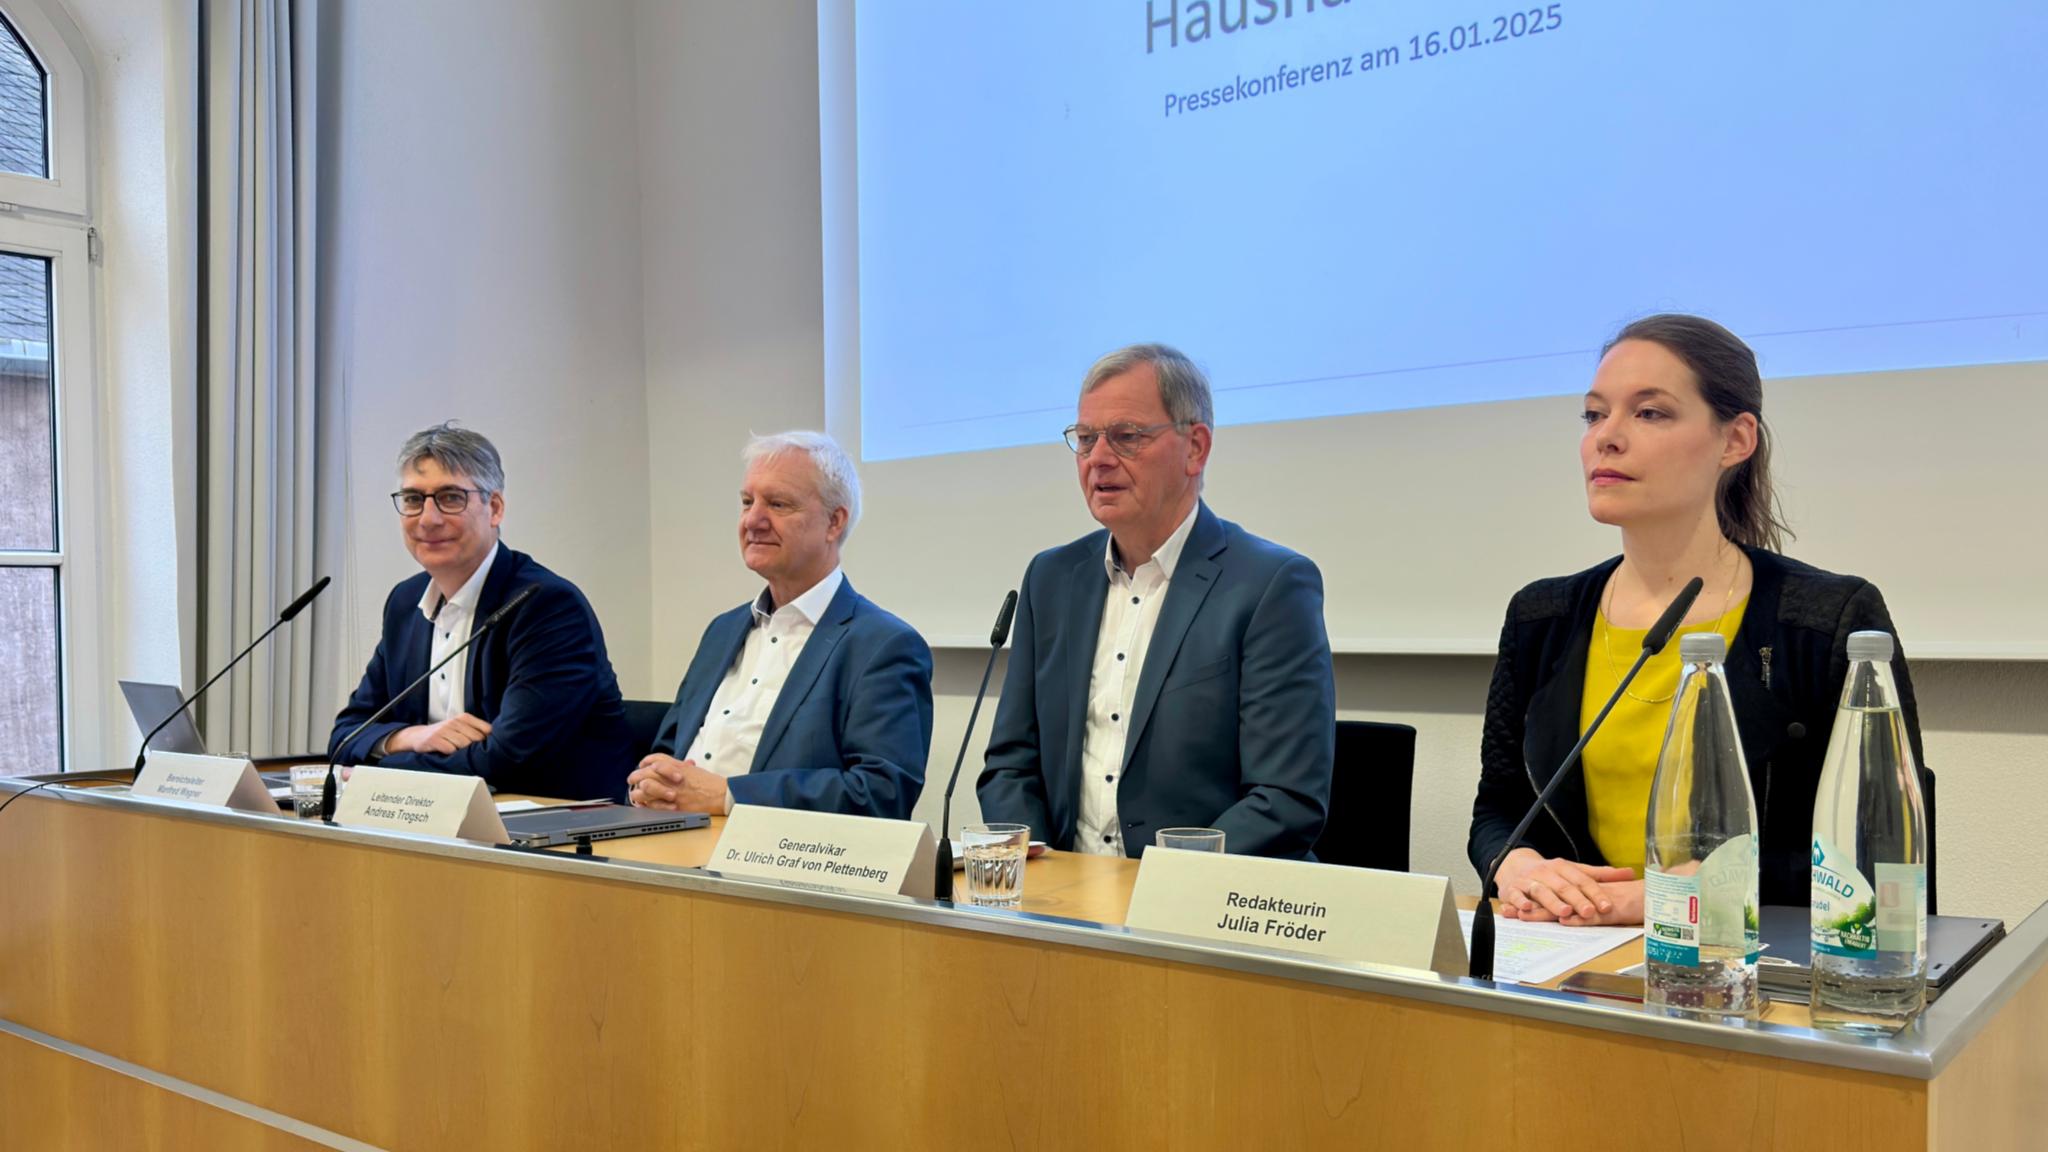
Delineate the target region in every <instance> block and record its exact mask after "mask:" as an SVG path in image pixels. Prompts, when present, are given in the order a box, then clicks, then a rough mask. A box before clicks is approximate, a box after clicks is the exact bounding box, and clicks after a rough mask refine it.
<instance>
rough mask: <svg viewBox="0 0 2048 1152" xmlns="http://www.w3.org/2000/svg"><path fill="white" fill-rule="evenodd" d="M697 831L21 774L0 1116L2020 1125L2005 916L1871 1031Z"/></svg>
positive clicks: (1522, 1143) (379, 1140) (185, 1123)
mask: <svg viewBox="0 0 2048 1152" xmlns="http://www.w3.org/2000/svg"><path fill="white" fill-rule="evenodd" d="M12 787H13V785H11V784H9V783H7V782H4V781H0V793H4V792H5V791H7V790H9V789H10V788H12ZM715 838H716V832H715V830H708V831H698V832H691V833H684V834H678V835H673V836H668V837H659V838H656V837H650V838H645V839H641V840H631V841H619V842H611V843H608V844H605V845H602V846H601V847H602V849H603V851H605V852H607V853H609V854H610V858H609V860H592V859H585V858H578V857H575V856H569V855H555V854H549V853H526V852H515V851H510V850H506V849H493V848H489V847H485V846H477V845H467V844H450V843H438V842H428V841H424V840H421V839H418V838H413V837H403V836H392V835H383V834H378V833H369V832H361V831H351V830H342V829H331V828H325V827H320V826H300V825H298V824H296V822H289V821H282V820H266V819H261V818H256V817H247V816H242V815H239V814H234V813H226V812H214V811H196V810H187V809H177V808H171V807H168V806H163V805H156V804H150V803H146V802H141V801H134V800H128V799H124V798H120V797H110V796H85V795H75V794H63V795H48V794H38V795H36V796H31V797H25V798H23V799H22V800H21V801H20V802H19V803H17V804H15V805H14V806H13V807H12V808H10V809H9V810H8V811H7V812H6V814H5V815H4V817H0V876H4V877H5V878H6V882H5V884H4V885H0V1146H4V1147H6V1148H10V1149H11V1148H37V1149H39V1148H46V1147H47V1148H65V1147H77V1148H101V1147H109V1148H112V1147H128V1146H147V1147H159V1148H206V1149H215V1148H297V1147H319V1146H329V1147H363V1146H374V1147H381V1148H394V1149H415V1148H418V1149H430V1148H434V1149H438V1148H463V1149H467V1148H485V1147H489V1148H572V1147H573V1148H622V1149H625V1148H631V1149H640V1148H670V1147H675V1148H717V1149H724V1148H744V1149H753V1148H816V1147H830V1148H834V1149H841V1148H870V1147H872V1148H936V1147H942V1146H951V1145H958V1144H961V1143H963V1142H970V1143H974V1144H982V1143H987V1144H991V1145H993V1146H997V1147H1021V1148H1034V1149H1036V1148H1050V1147H1066V1146H1104V1147H1116V1148H1118V1149H1120V1150H1122V1149H1134V1148H1212V1147H1213V1148H1323V1147H1329V1148H1388V1149H1396V1148H1398V1149H1439V1148H1441V1149H1467V1148H1490V1147H1499V1148H1510V1147H1520V1148H1542V1149H1550V1148H1556V1149H1599V1148H1640V1147H1648V1146H1659V1147H1673V1148H1680V1147H1683V1148H1782V1149H1788V1150H1791V1149H1796V1150H1797V1152H1814V1150H1815V1149H1823V1148H1831V1147H1837V1146H1850V1144H1849V1143H1847V1141H1848V1140H1850V1138H1851V1137H1853V1146H1854V1147H1857V1148H1859V1149H1883V1150H1892V1149H1923V1148H1930V1147H1932V1148H1945V1149H1947V1148H1954V1149H1967V1150H1968V1152H1990V1150H1992V1149H1997V1148H2005V1147H2015V1148H2028V1147H2039V1146H2040V1143H2039V1139H2040V1137H2041V1134H2042V1133H2043V1132H2048V1111H2044V1104H2043V1101H2044V1099H2048V1091H2044V1090H2043V1089H2044V1088H2048V1058H2044V1053H2043V1040H2042V1037H2044V1036H2048V976H2044V975H2043V974H2042V971H2041V970H2042V959H2043V957H2044V956H2048V920H2044V919H2043V917H2041V916H2038V915H2037V916H2036V917H2035V918H2033V919H2030V920H2029V921H2028V922H2027V923H2026V924H2024V925H2021V926H2020V927H2019V928H2018V929H2016V930H2015V932H2014V933H2013V935H2012V937H2011V938H2009V939H2008V940H2007V941H2006V942H2005V943H2004V944H2001V945H2000V946H1999V948H1998V949H1995V950H1994V952H1993V954H1992V955H1991V956H1990V957H1988V958H1987V959H1986V960H1985V961H1984V962H1982V963H1980V964H1979V966H1978V967H1977V968H1976V969H1974V970H1973V971H1972V972H1971V973H1970V974H1969V975H1967V976H1965V977H1964V978H1963V980H1962V981H1960V982H1959V983H1958V985H1957V987H1956V988H1955V989H1954V990H1952V991H1951V992H1950V993H1949V994H1948V995H1947V996H1944V997H1943V999H1942V1000H1941V1001H1940V1002H1939V1003H1937V1004H1936V1005H1935V1006H1933V1007H1932V1008H1930V1009H1929V1011H1928V1013H1927V1014H1926V1015H1925V1016H1924V1017H1923V1018H1922V1020H1921V1022H1920V1023H1918V1024H1916V1025H1915V1026H1914V1029H1913V1031H1912V1033H1911V1034H1909V1035H1906V1036H1904V1037H1902V1038H1900V1039H1899V1040H1897V1041H1894V1042H1884V1043H1871V1042H1858V1041H1844V1040H1840V1039H1837V1038H1833V1037H1827V1036H1819V1035H1816V1034H1812V1033H1809V1032H1807V1031H1805V1030H1804V1029H1802V1028H1797V1027H1793V1026H1788V1025H1784V1024H1782V1023H1779V1024H1771V1025H1765V1026H1763V1027H1760V1028H1756V1029H1723V1028H1717V1027H1714V1026H1710V1025H1701V1024H1692V1023H1684V1022H1675V1021H1663V1020H1656V1019H1653V1018H1649V1017H1646V1016H1645V1015H1644V1014H1643V1013H1641V1012H1640V1010H1635V1009H1631V1008H1629V1007H1627V1006H1624V1005H1617V1004H1614V1003H1611V1002H1603V1001H1589V1000H1586V999H1583V998H1580V997H1576V996H1572V995H1570V994H1565V993H1555V992H1546V991H1543V990H1538V989H1514V988H1502V989H1496V988H1494V987H1492V986H1490V985H1482V984H1474V983H1472V982H1469V981H1458V980H1443V979H1440V978H1437V977H1434V976H1431V975H1430V974H1428V973H1416V972H1407V971H1403V970H1395V969H1373V968H1368V967H1365V966H1359V965H1331V964H1322V963H1318V962H1314V961H1311V960H1306V959H1289V958H1287V957H1285V956H1284V955H1281V954H1277V953H1270V952H1264V951H1261V950H1241V949H1230V948H1227V947H1224V946H1220V945H1219V946H1203V945H1197V944H1194V943H1191V942H1187V941H1179V940H1175V939H1173V938H1170V937H1156V936H1149V935H1147V934H1144V933H1134V932H1129V931H1126V930H1124V929H1122V928H1119V927H1116V926H1115V925H1116V924H1117V923H1118V922H1119V921H1120V920H1121V918H1122V914H1123V911H1124V909H1125V907H1126V906H1127V902H1128V897H1129V884H1130V880H1131V877H1132V873H1133V868H1132V865H1130V864H1128V863H1126V862H1123V861H1119V860H1113V859H1111V860H1103V859H1097V858H1092V857H1075V856H1068V855H1061V854H1054V855H1051V856H1048V857H1047V858H1045V859H1042V860H1039V861H1034V862H1033V863H1032V864H1031V865H1030V867H1029V868H1028V869H1027V877H1026V881H1025V909H1024V912H1023V913H1022V914H1013V913H1006V912H993V911H988V910H969V909H958V910H956V909H951V908H948V907H945V906H942V905H933V904H930V903H926V902H919V901H910V900H902V899H876V898H866V897H850V896H840V895H837V894H829V893H818V892H813V891H804V890H795V889H788V888H782V887H779V886H775V885H769V884H761V883H754V882H747V881H740V880H732V879H726V878H722V877H718V876H716V875H713V874H708V873H704V872H701V871H696V870H693V869H690V868H688V867H687V865H689V864H691V863H692V862H694V861H701V860H703V859H704V858H705V857H706V856H707V855H708V852H709V848H710V844H711V843H712V841H713V840H714V839H715ZM1055 917H1060V918H1066V919H1055ZM1077 921H1096V922H1098V923H1080V922H1077ZM1632 956H1633V953H1632V952H1631V951H1629V950H1617V952H1616V953H1613V954H1610V955H1609V956H1608V957H1604V958H1603V960H1602V962H1603V964H1612V965H1615V966H1619V965H1622V964H1626V963H1629V962H1632ZM1973 981H1974V982H1975V983H1973ZM970 1137H971V1140H970ZM352 1142H361V1143H352Z"/></svg>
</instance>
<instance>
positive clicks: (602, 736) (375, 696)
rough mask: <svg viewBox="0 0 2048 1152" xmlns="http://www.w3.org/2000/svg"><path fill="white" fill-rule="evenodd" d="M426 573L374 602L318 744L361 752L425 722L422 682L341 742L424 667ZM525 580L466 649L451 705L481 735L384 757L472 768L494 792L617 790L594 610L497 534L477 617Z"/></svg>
mask: <svg viewBox="0 0 2048 1152" xmlns="http://www.w3.org/2000/svg"><path fill="white" fill-rule="evenodd" d="M428 579H429V577H428V576H427V574H426V573H425V572H422V573H420V574H419V575H417V576H414V577H412V578H411V579H409V580H404V581H401V582H400V583H399V585H398V586H397V587H396V588H393V589H392V590H391V595H390V596H389V597H388V598H387V599H386V600H385V601H384V635H383V638H382V639H380V640H379V641H378V642H377V651H376V653H375V654H374V655H372V656H371V657H370V666H369V668H368V669H367V670H365V671H364V673H363V682H362V683H361V684H359V685H357V686H356V691H355V695H353V696H351V697H349V701H348V707H346V708H344V709H342V712H341V715H340V716H337V717H336V718H335V720H334V732H333V734H332V735H331V736H329V737H328V743H327V747H328V753H329V754H330V755H332V754H335V753H337V752H338V753H339V754H340V758H341V762H342V763H344V764H361V763H366V762H367V761H368V759H369V756H370V749H372V748H374V747H376V744H377V741H379V740H381V739H383V738H384V737H385V735H387V734H388V733H391V732H396V731H397V730H399V729H400V728H404V727H406V726H408V725H412V724H425V723H426V722H427V692H426V686H425V685H422V686H421V687H419V688H417V689H414V690H413V692H412V693H411V694H410V695H408V696H406V697H405V698H404V699H403V700H401V701H399V703H398V706H397V707H396V708H394V709H392V711H391V713H390V715H389V716H387V717H386V718H385V719H383V720H380V721H378V722H377V723H375V724H372V725H370V726H369V727H368V728H366V729H364V730H363V732H362V734H361V735H359V736H357V737H356V738H355V739H354V740H351V741H349V743H348V745H347V746H346V747H343V746H342V744H341V741H342V738H343V737H344V736H347V735H348V734H349V733H350V732H351V731H353V730H354V729H355V726H356V725H358V724H360V723H362V722H363V721H364V720H367V719H369V717H370V714H371V713H373V712H375V711H376V710H377V709H378V708H379V707H381V706H383V704H384V703H385V701H387V700H390V699H391V698H392V697H393V696H395V695H397V694H398V693H399V692H401V691H403V690H404V688H405V686H406V685H408V684H410V683H412V682H413V680H415V679H416V678H418V677H419V675H420V674H421V673H423V672H425V671H426V670H427V664H428V659H429V655H430V653H431V652H432V651H433V627H434V626H433V624H432V623H431V622H430V621H428V620H427V618H426V617H425V616H424V615H421V613H420V593H422V592H424V591H425V590H426V586H427V581H428ZM529 584H531V585H533V586H534V588H535V591H534V593H533V595H532V596H531V597H529V598H528V599H527V601H526V602H525V603H524V604H521V605H520V606H519V607H517V608H515V609H513V610H512V613H511V615H509V616H507V617H505V619H503V620H502V621H500V622H499V623H498V626H497V627H495V628H493V629H492V630H491V631H489V632H488V633H485V634H484V635H483V636H482V637H481V638H479V639H478V640H477V642H476V643H475V644H474V645H472V646H471V647H470V649H469V653H468V656H467V657H466V659H467V661H468V664H467V667H468V672H467V675H466V676H465V677H464V680H463V690H462V706H463V710H464V711H466V712H468V713H469V714H470V715H472V716H475V717H477V718H478V719H480V720H483V721H484V722H486V723H488V724H489V725H490V726H491V734H490V736H488V737H487V738H485V739H483V740H481V741H479V742H477V743H475V744H471V745H470V746H469V747H467V748H462V749H458V750H457V751H455V752H454V753H452V754H448V755H440V754H436V753H424V752H400V753H398V754H396V755H392V756H386V757H384V758H383V759H382V760H379V761H377V763H378V765H379V766H381V767H386V768H410V769H415V770H421V771H428V772H453V773H460V774H463V775H470V776H481V777H483V778H484V779H485V780H487V781H489V782H490V784H491V786H492V787H493V788H496V789H497V790H499V791H501V792H526V793H531V794H533V795H536V796H553V797H559V798H563V799H571V800H583V799H595V798H597V797H611V798H614V799H622V798H623V797H624V796H625V794H626V774H627V773H629V772H631V771H632V770H633V747H632V737H631V735H630V733H629V732H628V731H627V728H626V713H625V707H624V705H623V704H622V703H621V702H620V699H619V682H618V678H617V677H615V676H613V675H612V665H611V660H610V658H609V657H607V656H606V655H605V650H604V631H603V629H601V628H599V627H598V623H597V614H596V613H594V612H592V611H591V610H590V602H589V601H587V600H585V599H584V598H583V593H582V592H580V591H578V590H577V588H576V586H575V585H574V584H571V583H569V582H568V581H567V580H564V579H562V578H561V577H560V576H557V575H555V574H554V573H553V572H550V571H548V570H547V569H546V568H543V567H541V566H540V565H539V564H537V563H535V562H534V560H533V558H532V557H530V556H528V555H526V554H525V553H523V552H514V551H513V550H511V549H510V548H506V547H504V546H503V545H502V544H501V545H500V546H499V549H498V558H497V559H496V560H495V561H493V562H492V563H491V571H490V575H488V576H486V577H485V578H484V586H483V591H482V592H481V593H480V594H479V595H478V597H477V604H476V623H477V625H481V624H482V623H483V621H484V618H485V617H487V616H489V615H490V614H491V613H493V612H495V611H497V610H498V608H499V607H501V606H502V605H503V604H504V603H505V601H507V600H509V599H511V597H512V595H513V594H514V593H515V592H517V591H519V590H520V589H521V588H524V587H526V586H527V585H529Z"/></svg>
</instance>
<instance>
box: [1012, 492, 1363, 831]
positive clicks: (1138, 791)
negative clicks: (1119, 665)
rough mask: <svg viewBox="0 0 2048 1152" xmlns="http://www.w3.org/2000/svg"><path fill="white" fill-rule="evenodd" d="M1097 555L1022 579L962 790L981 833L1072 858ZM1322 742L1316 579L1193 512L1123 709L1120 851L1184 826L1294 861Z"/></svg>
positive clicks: (1319, 588) (1327, 756) (1060, 552)
mask: <svg viewBox="0 0 2048 1152" xmlns="http://www.w3.org/2000/svg"><path fill="white" fill-rule="evenodd" d="M1108 544H1109V533H1108V532H1107V531H1106V530H1105V531H1101V532H1095V533H1092V534H1090V535H1088V536H1084V537H1082V538H1081V539H1079V540H1076V541H1074V542H1073V543H1071V544H1068V545H1066V546H1064V547H1060V548H1054V549H1051V550H1049V551H1046V552H1041V553H1039V554H1038V556H1037V557H1035V558H1034V559H1033V560H1032V561H1031V564H1030V566H1029V567H1028V568H1026V569H1025V572H1024V585H1023V587H1022V589H1021V590H1020V595H1019V597H1018V601H1017V625H1016V629H1015V631H1014V632H1013V633H1012V640H1011V645H1012V648H1011V652H1010V664H1009V672H1008V674H1007V676H1006V677H1005V678H1004V681H1003V695H1002V699H1001V702H1000V703H999V704H998V705H997V707H996V718H995V730H994V733H993V735H992V736H991V738H990V740H989V746H988V759H987V761H986V764H985V766H984V768H983V770H982V773H981V780H980V782H979V784H978V785H977V787H976V791H977V793H978V794H979V796H980V798H981V813H982V816H983V818H984V819H987V820H991V821H1009V822H1015V823H1023V824H1029V825H1031V828H1032V833H1033V835H1035V836H1038V837H1040V838H1043V839H1045V840H1047V841H1048V842H1050V843H1051V844H1052V846H1053V847H1055V848H1062V849H1071V848H1072V847H1073V846H1074V834H1075V825H1076V822H1077V817H1078V811H1079V806H1080V789H1081V776H1080V773H1081V737H1082V734H1083V732H1084V731H1085V730H1086V727H1087V707H1088V682H1089V679H1090V676H1091V675H1092V670H1093V666H1094V662H1095V643H1096V634H1097V632H1098V631H1099V629H1100V627H1101V623H1102V609H1103V601H1104V598H1105V597H1106V596H1107V595H1108V592H1109V586H1108V576H1107V574H1106V573H1105V572H1104V571H1103V564H1102V558H1103V553H1104V550H1105V549H1106V548H1107V547H1108ZM1336 740H1337V721H1336V687H1335V680H1334V676H1333V674H1332V671H1331V665H1330V645H1329V640H1328V638H1327V636H1326V635H1325V634H1324V631H1323V582H1322V574H1321V573H1320V572H1318V571H1317V570H1316V566H1315V565H1314V564H1312V563H1310V562H1309V561H1308V559H1307V558H1306V557H1303V556H1301V555H1298V554H1296V553H1294V552H1290V551H1288V550H1287V549H1285V548H1282V547H1280V546H1279V545H1277V544H1273V543H1270V542H1268V541H1265V540H1261V539H1259V538H1258V537H1256V536H1253V535H1251V534H1250V533H1248V532H1246V531H1244V530H1243V529H1242V528H1239V527H1238V526H1237V525H1235V524H1232V523H1230V522H1228V521H1225V520H1219V519H1217V517H1216V515H1215V513H1213V512H1211V511H1209V507H1208V505H1206V504H1204V505H1202V507H1201V508H1200V510H1199V511H1198V512H1197V514H1196V518H1195V525H1194V528H1193V530H1192V531H1191V532H1190V533H1189V535H1188V541H1187V546H1186V548H1185V549H1184V550H1183V551H1182V553H1181V559H1180V563H1179V564H1178V565H1177V566H1176V567H1175V570H1174V574H1173V580H1172V583H1170V584H1169V585H1168V586H1167V591H1166V602H1165V603H1164V604H1163V605H1161V607H1160V613H1159V623H1158V626H1157V628H1156V629H1155V630H1154V632H1153V634H1152V646H1151V647H1150V649H1148V650H1147V651H1146V653H1145V665H1144V668H1143V670H1142V672H1141V673H1140V675H1139V677H1138V691H1137V696H1136V699H1135V700H1134V702H1133V704H1132V707H1131V727H1130V737H1129V739H1128V741H1127V742H1126V744H1125V746H1124V768H1123V772H1122V774H1121V776H1120V778H1119V780H1118V782H1117V810H1118V814H1119V817H1120V818H1121V819H1122V821H1123V825H1124V828H1123V833H1124V837H1123V838H1124V848H1125V851H1126V852H1127V853H1128V854H1130V855H1132V856H1136V855H1138V854H1140V853H1141V852H1142V851H1143V849H1144V846H1145V845H1147V844H1150V843H1151V842H1152V839H1153V837H1154V835H1155V834H1156V833H1157V832H1158V830H1159V829H1160V828H1171V827H1176V826H1182V825H1189V826H1196V827H1208V828H1220V829H1222V830H1223V831H1224V833H1225V838H1224V839H1225V846H1226V848H1227V849H1228V850H1229V851H1232V852H1241V853H1246V854H1251V855H1260V856H1288V857H1295V858H1304V857H1308V856H1309V855H1310V852H1309V850H1310V848H1311V847H1312V846H1313V845H1314V844H1315V842H1316V837H1317V836H1318V835H1320V834H1321V832H1322V828H1323V820H1324V817H1325V816H1326V815H1327V814H1328V810H1329V802H1330V767H1331V762H1332V760H1333V759H1334V757H1335V750H1336Z"/></svg>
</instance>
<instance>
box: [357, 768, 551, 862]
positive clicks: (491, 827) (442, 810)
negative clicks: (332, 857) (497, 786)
mask: <svg viewBox="0 0 2048 1152" xmlns="http://www.w3.org/2000/svg"><path fill="white" fill-rule="evenodd" d="M334 822H335V823H336V824H340V825H342V826H344V827H348V828H382V829H385V830H386V831H391V832H415V833H418V834H419V835H422V836H443V837H447V838H448V839H451V840H481V841H483V842H484V843H486V844H510V843H511V842H512V838H511V837H510V836H507V835H506V834H505V822H504V821H503V820H500V819H498V807H497V805H495V804H493V803H491V790H490V789H489V788H486V787H484V781H483V777H481V776H451V775H449V774H448V773H445V772H408V771H405V770H404V769H400V768H356V769H354V770H353V771H351V772H350V774H349V778H348V785H347V786H346V787H344V788H343V789H342V790H341V797H340V798H339V799H338V800H336V801H335V804H334Z"/></svg>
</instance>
